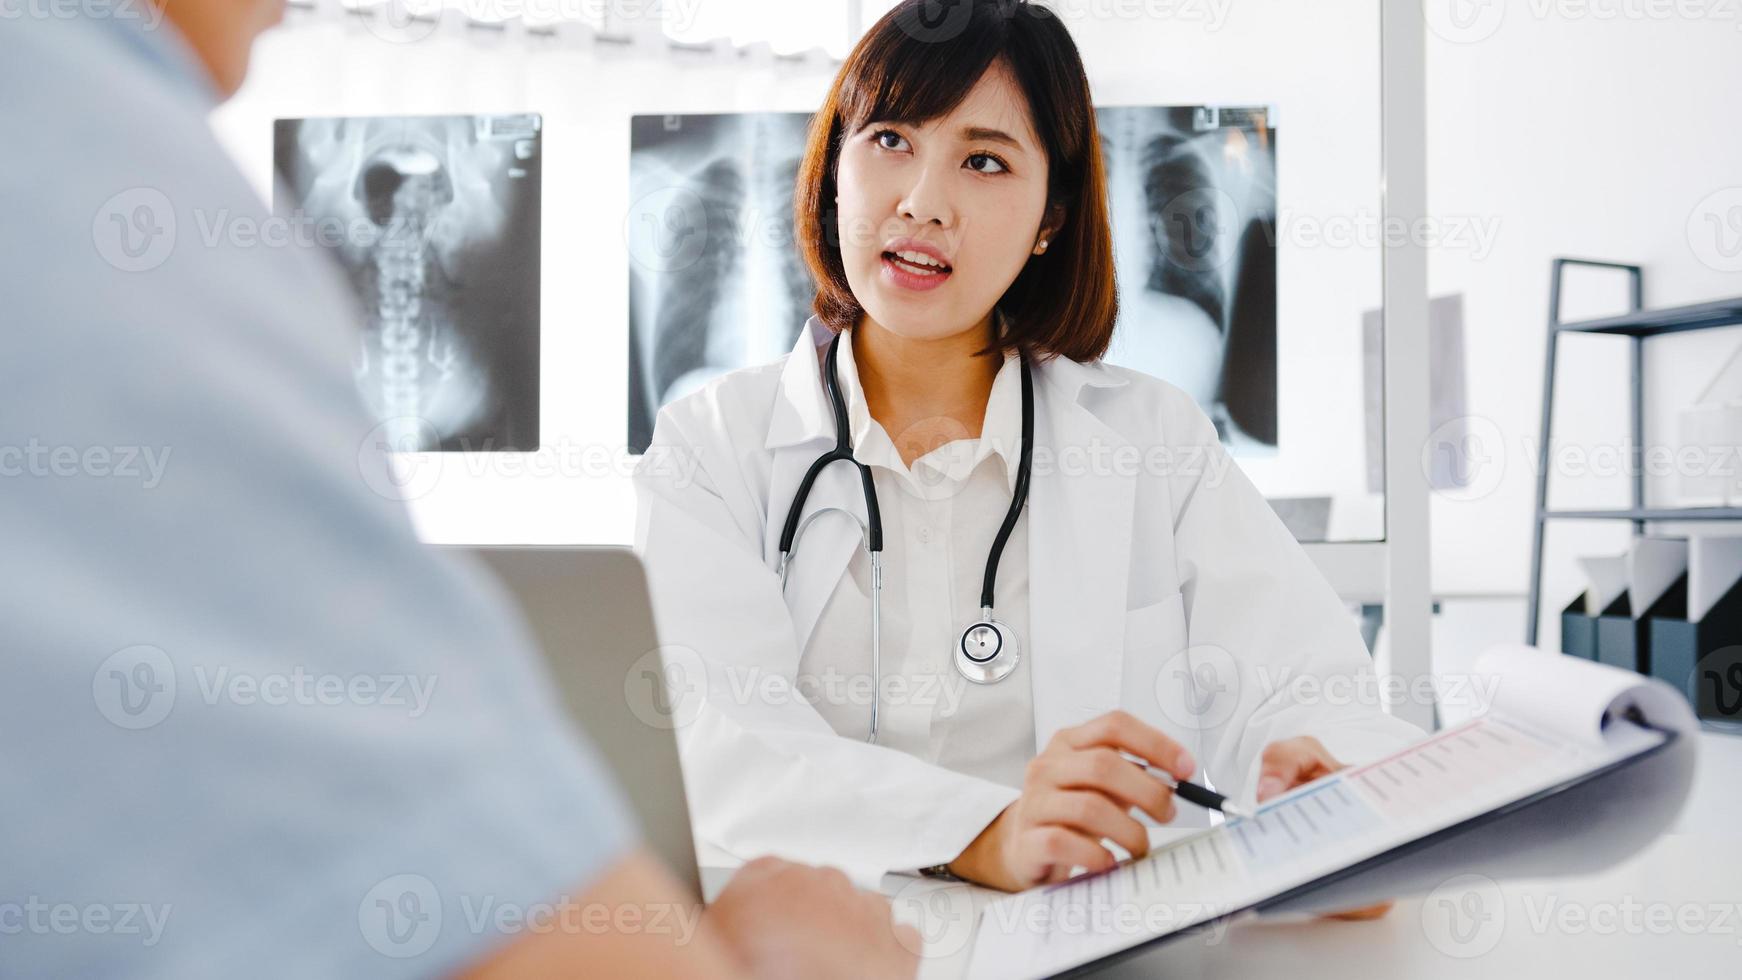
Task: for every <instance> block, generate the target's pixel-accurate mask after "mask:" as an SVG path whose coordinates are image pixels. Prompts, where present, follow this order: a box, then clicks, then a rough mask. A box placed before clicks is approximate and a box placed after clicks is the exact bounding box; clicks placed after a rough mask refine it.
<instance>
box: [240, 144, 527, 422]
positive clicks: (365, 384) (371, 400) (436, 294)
mask: <svg viewBox="0 0 1742 980" xmlns="http://www.w3.org/2000/svg"><path fill="white" fill-rule="evenodd" d="M541 127H542V121H541V118H540V117H539V116H537V115H532V114H520V115H504V116H423V117H404V118H401V117H381V118H352V119H281V120H278V122H277V124H276V127H275V134H274V135H275V145H274V161H275V164H276V167H277V171H278V176H279V179H280V185H279V191H278V201H277V202H276V210H277V211H278V213H279V215H280V216H281V217H290V218H293V219H294V220H295V221H296V222H297V227H300V228H306V229H308V230H309V234H310V235H312V236H314V237H313V239H312V240H314V241H316V242H318V243H319V244H320V245H322V246H323V247H325V248H327V249H328V250H329V251H330V252H331V254H332V255H333V257H334V258H335V259H337V260H338V262H339V264H340V265H341V266H342V267H343V268H344V270H345V272H346V274H347V275H348V276H349V278H350V281H351V285H352V287H353V288H354V289H355V290H356V295H357V298H358V300H359V301H360V303H361V305H362V308H363V311H364V314H365V318H364V324H363V330H362V334H361V336H360V337H359V338H358V342H357V353H356V359H355V361H354V364H353V367H354V371H355V374H356V379H357V386H358V389H359V390H360V391H361V393H362V395H363V401H364V403H365V404H367V405H368V407H369V410H370V411H371V412H372V413H374V415H375V416H376V417H377V418H378V419H379V421H380V422H381V424H382V426H383V432H384V434H385V436H386V438H385V442H386V444H387V445H388V447H389V448H391V449H393V450H396V451H401V452H433V451H502V450H533V449H536V448H538V379H539V373H538V372H539V356H538V355H539V218H540V214H539V207H540V194H541V187H540V180H541V146H540V130H541Z"/></svg>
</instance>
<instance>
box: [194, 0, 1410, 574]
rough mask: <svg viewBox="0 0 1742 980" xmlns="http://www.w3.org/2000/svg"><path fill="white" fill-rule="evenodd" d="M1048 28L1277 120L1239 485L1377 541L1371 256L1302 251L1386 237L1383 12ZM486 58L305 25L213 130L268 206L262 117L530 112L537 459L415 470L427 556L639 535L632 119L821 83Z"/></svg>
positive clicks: (1100, 74)
mask: <svg viewBox="0 0 1742 980" xmlns="http://www.w3.org/2000/svg"><path fill="white" fill-rule="evenodd" d="M1059 6H1060V9H1061V10H1063V11H1064V13H1065V16H1066V20H1067V23H1068V25H1069V27H1070V29H1071V31H1072V33H1073V35H1074V36H1075V37H1076V39H1077V42H1078V44H1079V46H1080V47H1081V49H1082V51H1083V53H1084V58H1085V61H1086V63H1087V65H1088V66H1089V71H1090V80H1091V85H1092V87H1093V90H1094V92H1095V96H1096V100H1097V102H1098V103H1100V104H1102V105H1143V104H1157V103H1172V104H1182V103H1184V104H1192V103H1223V104H1241V105H1250V104H1260V105H1272V106H1275V107H1276V109H1277V111H1278V119H1279V123H1280V126H1281V135H1280V147H1281V154H1280V172H1279V183H1280V185H1281V192H1280V193H1281V203H1282V206H1283V209H1284V214H1283V220H1282V230H1281V238H1282V240H1281V243H1280V254H1279V258H1278V264H1279V269H1278V272H1279V305H1280V308H1281V309H1280V314H1279V385H1280V389H1281V390H1280V392H1279V403H1280V404H1279V411H1280V422H1281V430H1282V446H1281V450H1280V452H1279V454H1278V455H1277V456H1276V457H1274V458H1270V459H1259V460H1249V461H1244V463H1243V465H1245V466H1246V468H1247V471H1248V472H1249V473H1250V474H1251V475H1252V476H1253V478H1254V479H1255V481H1257V482H1258V484H1259V486H1260V487H1261V488H1263V489H1264V490H1265V491H1266V492H1268V493H1272V494H1277V495H1285V494H1332V495H1334V496H1335V497H1336V499H1337V501H1338V503H1337V507H1336V508H1335V509H1334V512H1333V526H1332V534H1333V536H1334V537H1366V538H1377V537H1378V536H1380V534H1381V533H1382V530H1383V528H1382V519H1383V516H1382V510H1381V506H1382V505H1381V500H1380V498H1379V497H1378V496H1377V495H1372V494H1368V493H1367V492H1366V488H1365V477H1364V474H1365V462H1364V457H1363V451H1364V450H1363V438H1364V437H1363V425H1362V411H1363V406H1362V400H1361V374H1360V371H1361V350H1360V341H1361V332H1360V316H1361V312H1362V311H1363V310H1365V309H1369V308H1374V307H1377V306H1378V305H1379V297H1380V264H1379V250H1378V247H1377V245H1376V244H1365V245H1363V244H1348V245H1340V244H1329V245H1327V244H1322V243H1317V242H1315V241H1314V239H1312V238H1311V237H1303V236H1312V235H1315V234H1326V233H1329V234H1333V235H1334V234H1335V233H1336V231H1337V230H1338V229H1344V230H1354V228H1355V226H1356V225H1357V224H1358V223H1360V222H1369V223H1376V222H1377V220H1378V209H1379V132H1378V109H1379V101H1378V82H1379V55H1378V20H1377V10H1378V7H1377V4H1376V2H1374V0H1334V2H1332V0H1321V2H1317V3H1314V4H1312V5H1304V4H1300V3H1296V2H1290V0H1239V2H1232V0H1217V2H1215V3H1208V2H1206V3H1198V4H1186V5H1183V6H1177V7H1175V8H1169V7H1168V5H1165V4H1157V5H1154V9H1155V11H1159V12H1161V13H1162V14H1163V15H1162V16H1155V15H1152V14H1151V13H1149V12H1147V10H1148V8H1145V7H1144V6H1143V5H1141V4H1137V5H1131V4H1125V5H1120V4H1086V3H1073V2H1069V0H1064V2H1061V3H1060V4H1059ZM1126 14H1130V16H1127V15H1126ZM493 36H494V35H493V34H490V33H489V32H466V31H463V30H462V31H457V32H455V31H445V30H444V31H442V32H438V33H436V34H435V35H434V36H431V37H427V38H422V39H419V40H416V41H414V42H411V43H390V42H389V41H386V40H383V39H381V38H379V37H375V36H372V35H371V34H370V33H369V32H368V31H366V30H363V29H362V28H360V27H359V26H357V25H356V24H355V23H354V22H347V23H340V22H337V21H334V20H325V19H318V18H305V19H303V20H302V21H300V22H298V23H293V24H291V25H289V26H287V28H286V29H283V30H281V31H279V32H276V33H274V34H272V35H269V36H268V37H266V38H265V39H263V40H262V42H261V43H260V46H259V49H258V52H257V64H256V70H255V71H254V73H253V74H252V75H251V78H250V81H249V84H248V87H247V88H246V89H244V91H243V92H242V93H241V94H240V95H239V96H238V97H237V98H236V99H235V100H234V101H233V102H232V103H231V104H229V105H227V106H226V107H224V108H223V109H222V110H220V112H219V113H218V114H217V116H216V117H215V125H216V126H217V129H218V131H219V134H220V136H221V138H223V139H224V141H225V143H226V144H227V145H228V146H229V147H230V149H231V150H232V151H233V152H234V153H235V154H236V155H237V156H238V158H240V159H241V160H242V161H243V164H244V166H245V167H246V168H247V170H248V172H249V174H250V175H251V177H252V178H253V179H254V180H255V182H256V183H257V184H258V185H259V186H260V187H261V188H262V189H263V190H264V189H265V188H267V187H268V186H269V184H270V181H271V145H270V142H271V120H272V119H273V118H275V117H294V116H306V115H353V114H354V115H365V114H400V113H464V112H516V111H537V112H542V113H544V115H545V122H546V128H545V140H546V149H545V167H544V175H545V176H544V215H545V223H544V228H545V231H544V286H543V297H542V298H543V330H544V337H543V372H542V374H543V377H542V388H543V393H542V395H541V402H542V412H541V417H542V425H543V433H542V435H543V442H544V444H545V445H546V447H547V448H546V449H545V450H543V451H541V452H539V453H534V454H489V455H488V456H486V455H483V454H465V455H461V454H450V455H446V456H443V455H430V456H427V457H421V458H420V459H419V465H420V466H421V467H424V468H425V470H424V471H425V472H428V471H429V469H430V468H439V471H440V478H439V479H438V480H436V482H435V483H434V486H433V489H431V490H430V491H429V492H428V493H427V494H426V495H425V496H423V497H421V498H419V499H416V500H414V501H413V502H412V507H413V512H414V514H415V515H416V518H417V520H418V524H419V527H420V531H421V532H422V533H423V534H424V535H425V536H426V537H428V538H430V539H432V540H436V541H444V542H546V543H563V542H616V543H621V542H626V541H628V540H629V538H630V536H631V535H632V532H633V512H634V501H633V496H632V493H631V491H630V488H629V486H628V482H627V480H626V479H625V477H624V475H623V474H624V473H625V472H626V470H627V467H628V465H629V464H630V459H629V458H628V457H627V456H626V454H625V453H624V452H623V448H622V447H623V443H624V412H625V408H624V403H625V387H626V379H625V376H626V368H625V363H626V362H625V349H626V346H627V338H626V336H625V327H624V325H625V324H626V323H627V316H626V306H627V298H626V280H627V276H626V274H625V269H626V267H627V266H626V263H627V261H628V256H627V254H626V249H625V246H624V236H623V228H622V226H623V221H624V217H623V216H624V215H625V214H626V212H627V211H628V206H629V202H628V200H627V189H628V174H627V157H628V133H629V130H628V119H629V116H630V115H632V114H635V113H647V112H668V111H669V112H721V111H745V110H757V109H772V110H798V111H809V110H812V109H814V108H815V107H816V105H817V104H818V103H819V102H820V101H821V98H822V94H823V92H824V90H825V89H826V86H827V84H828V82H829V80H830V78H831V77H832V75H833V71H834V66H833V65H829V64H826V63H821V64H819V63H812V64H808V65H796V66H777V65H771V64H768V63H767V62H757V61H754V60H752V61H751V62H750V65H749V67H744V66H743V65H742V64H731V63H721V62H720V61H717V60H714V59H709V58H706V57H702V58H698V57H694V56H686V55H682V54H678V55H673V54H669V53H666V52H663V51H659V50H653V51H650V52H646V53H638V52H635V51H634V50H631V51H629V52H619V51H616V50H615V49H612V48H609V47H606V48H600V49H595V48H591V47H574V46H566V45H561V44H548V45H536V46H533V47H530V48H528V47H527V46H526V44H525V43H524V42H522V43H519V44H501V43H497V44H490V43H484V42H488V40H489V39H490V38H491V37H493ZM539 473H543V474H545V475H538V474H539ZM419 485H420V486H421V485H422V484H421V483H420V484H419Z"/></svg>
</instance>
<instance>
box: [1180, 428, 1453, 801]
mask: <svg viewBox="0 0 1742 980" xmlns="http://www.w3.org/2000/svg"><path fill="white" fill-rule="evenodd" d="M1179 417H1183V418H1187V419H1189V420H1190V421H1189V423H1188V424H1187V426H1186V433H1185V437H1184V439H1183V440H1182V441H1183V442H1185V443H1186V444H1188V445H1189V446H1190V448H1191V449H1192V451H1194V452H1200V451H1201V456H1200V457H1199V458H1200V460H1201V462H1202V465H1199V466H1194V467H1185V466H1182V467H1180V470H1181V471H1182V472H1180V473H1177V474H1175V475H1173V476H1172V478H1171V479H1172V480H1173V482H1174V508H1175V511H1174V521H1175V527H1174V542H1175V552H1174V554H1175V561H1176V564H1177V568H1176V571H1177V573H1178V575H1179V581H1180V591H1181V593H1182V596H1183V598H1184V600H1185V607H1186V618H1187V628H1188V634H1189V646H1188V651H1187V656H1188V657H1190V658H1191V660H1192V664H1191V669H1192V670H1193V671H1194V673H1196V674H1198V676H1204V677H1212V676H1213V677H1216V678H1217V679H1218V686H1219V687H1220V688H1221V690H1219V691H1218V692H1217V694H1216V698H1217V699H1223V698H1226V699H1228V700H1225V701H1224V700H1216V701H1211V702H1208V703H1209V704H1210V705H1211V707H1210V709H1209V710H1206V711H1205V712H1204V713H1203V715H1202V718H1201V721H1202V724H1201V725H1200V726H1199V730H1198V744H1199V750H1200V753H1201V754H1200V756H1199V761H1200V763H1201V764H1202V765H1203V766H1204V767H1205V768H1206V770H1207V773H1208V776H1209V778H1210V780H1211V781H1212V782H1213V783H1215V784H1216V785H1217V786H1218V787H1221V788H1222V789H1223V791H1224V792H1228V793H1230V795H1232V796H1234V797H1235V798H1236V799H1238V800H1244V801H1246V802H1248V803H1250V802H1252V801H1253V800H1255V799H1256V796H1257V784H1258V778H1259V769H1260V764H1261V761H1262V754H1263V751H1264V748H1265V747H1266V746H1267V745H1269V744H1270V743H1272V742H1276V741H1280V740H1283V739H1287V738H1293V737H1295V736H1299V735H1311V736H1313V737H1315V738H1317V739H1318V740H1319V741H1320V742H1321V743H1323V744H1324V746H1325V748H1326V749H1327V750H1328V751H1329V752H1330V753H1331V755H1333V756H1334V757H1336V758H1337V759H1338V760H1339V761H1341V762H1344V763H1349V764H1357V763H1361V762H1365V761H1369V760H1371V759H1374V758H1377V757H1380V756H1383V755H1385V754H1388V753H1390V752H1392V751H1395V750H1396V749H1399V748H1401V747H1403V746H1405V745H1408V744H1409V743H1411V742H1413V741H1415V740H1417V739H1419V738H1420V737H1421V736H1422V735H1423V732H1422V731H1421V730H1420V729H1419V728H1417V727H1416V726H1414V725H1412V724H1410V723H1408V722H1406V721H1403V720H1402V719H1400V718H1396V717H1394V716H1392V715H1390V714H1388V713H1386V711H1385V710H1384V708H1383V706H1382V703H1381V702H1382V698H1381V697H1380V696H1379V694H1380V692H1379V690H1378V685H1377V683H1376V678H1375V675H1374V669H1373V660H1372V657H1371V656H1370V655H1369V654H1368V652H1367V647H1366V644H1365V643H1364V642H1363V641H1362V639H1361V634H1360V630H1359V629H1358V628H1357V626H1356V624H1355V621H1354V618H1353V617H1352V616H1351V615H1350V614H1349V611H1348V610H1347V608H1346V607H1345V605H1344V604H1343V602H1342V600H1341V599H1340V598H1339V597H1338V596H1337V594H1336V592H1335V591H1334V590H1333V589H1332V588H1331V586H1330V583H1329V582H1327V581H1326V580H1325V578H1324V576H1323V575H1322V574H1321V573H1320V572H1319V570H1318V567H1317V566H1316V565H1314V564H1313V562H1312V559H1311V558H1310V557H1309V556H1308V555H1307V553H1306V551H1305V549H1303V548H1302V547H1301V546H1300V544H1299V542H1297V541H1296V540H1295V538H1294V535H1293V534H1292V533H1290V532H1289V530H1288V528H1287V527H1286V526H1285V525H1284V524H1283V523H1282V520H1281V519H1280V518H1279V517H1278V516H1277V515H1276V512H1275V511H1274V510H1272V509H1271V507H1270V504H1269V503H1268V502H1267V501H1266V500H1265V499H1264V497H1263V495H1262V494H1260V493H1259V491H1258V489H1257V488H1256V487H1254V486H1253V485H1252V482H1251V480H1250V479H1249V478H1248V477H1247V476H1246V475H1245V473H1244V472H1243V471H1242V470H1241V469H1240V467H1239V466H1238V465H1235V464H1234V461H1233V459H1232V458H1231V457H1230V456H1229V455H1228V453H1227V452H1226V450H1225V449H1224V448H1223V447H1222V445H1221V442H1220V440H1219V439H1218V438H1217V435H1216V432H1215V428H1214V425H1213V424H1212V423H1211V422H1210V420H1209V419H1208V417H1207V416H1205V415H1204V414H1203V412H1202V411H1200V410H1199V409H1197V408H1196V406H1195V405H1193V406H1190V407H1189V408H1186V409H1184V410H1183V411H1182V412H1181V413H1179Z"/></svg>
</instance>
